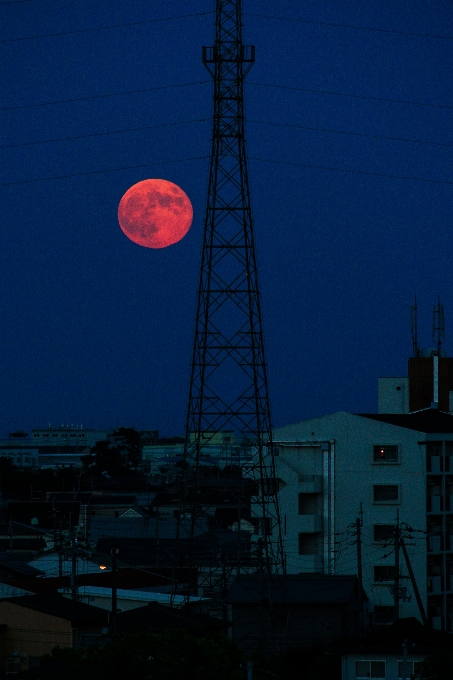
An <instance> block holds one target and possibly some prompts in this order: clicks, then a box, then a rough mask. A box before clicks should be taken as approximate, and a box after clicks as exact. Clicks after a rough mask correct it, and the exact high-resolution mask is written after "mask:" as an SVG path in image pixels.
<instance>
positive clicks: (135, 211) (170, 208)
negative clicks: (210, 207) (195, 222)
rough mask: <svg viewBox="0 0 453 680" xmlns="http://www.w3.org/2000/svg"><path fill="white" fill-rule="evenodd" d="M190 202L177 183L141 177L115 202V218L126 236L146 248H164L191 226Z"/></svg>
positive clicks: (178, 238)
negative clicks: (116, 213)
mask: <svg viewBox="0 0 453 680" xmlns="http://www.w3.org/2000/svg"><path fill="white" fill-rule="evenodd" d="M192 219H193V209H192V203H191V202H190V199H189V197H188V196H187V194H186V193H185V192H184V191H183V190H182V189H181V188H180V187H178V185H177V184H173V182H169V181H168V180H166V179H144V180H143V181H142V182H137V184H134V185H133V186H131V188H130V189H128V190H127V191H126V193H125V194H124V196H123V198H122V199H121V201H120V204H119V206H118V222H119V223H120V227H121V229H122V230H123V232H124V233H125V234H126V236H127V237H128V238H129V239H130V240H131V241H134V243H138V245H139V246H144V247H145V248H167V246H171V245H173V243H177V242H178V241H180V240H181V239H182V238H184V236H185V235H186V234H187V232H188V231H189V229H190V225H191V224H192Z"/></svg>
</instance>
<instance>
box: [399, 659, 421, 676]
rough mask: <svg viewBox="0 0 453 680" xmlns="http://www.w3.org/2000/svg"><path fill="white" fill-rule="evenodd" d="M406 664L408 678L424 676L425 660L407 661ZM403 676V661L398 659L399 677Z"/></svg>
mask: <svg viewBox="0 0 453 680" xmlns="http://www.w3.org/2000/svg"><path fill="white" fill-rule="evenodd" d="M406 663H407V666H406V678H422V677H423V667H424V666H425V664H424V663H423V661H407V662H406ZM402 677H403V662H402V661H398V678H402Z"/></svg>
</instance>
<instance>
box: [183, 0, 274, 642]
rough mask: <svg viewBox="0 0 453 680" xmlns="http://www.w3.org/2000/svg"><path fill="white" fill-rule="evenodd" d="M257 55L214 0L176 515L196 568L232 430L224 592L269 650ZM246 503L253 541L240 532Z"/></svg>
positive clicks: (269, 519) (225, 1) (232, 9)
mask: <svg viewBox="0 0 453 680" xmlns="http://www.w3.org/2000/svg"><path fill="white" fill-rule="evenodd" d="M254 59H255V48H254V47H253V46H250V45H244V44H243V42H242V2H241V0H216V18H215V44H214V46H213V47H203V63H204V65H205V66H206V68H207V69H208V71H209V73H210V74H211V76H212V78H213V85H214V102H213V105H214V112H213V131H212V151H211V162H210V171H209V184H208V196H207V207H206V214H205V222H204V235H203V246H202V258H201V268H200V278H199V286H198V304H197V312H196V325H195V337H194V344H193V354H192V364H191V379H190V390H189V400H188V409H187V420H186V443H185V451H184V465H183V480H182V491H181V504H180V510H179V516H180V517H181V518H186V521H188V520H189V518H191V525H192V527H191V530H190V535H189V547H188V548H187V551H186V552H185V555H186V557H185V560H186V562H185V563H186V564H187V563H188V562H189V563H190V562H191V561H192V563H193V565H194V566H195V564H196V560H195V558H194V557H193V555H194V547H193V546H194V545H195V541H194V539H195V538H196V535H197V534H198V535H199V534H200V533H201V532H202V531H203V530H204V531H205V530H206V529H205V528H203V524H202V521H201V520H204V521H206V505H205V504H203V508H201V502H200V499H201V497H202V495H203V491H202V488H203V484H202V472H203V469H202V458H203V454H204V452H206V451H207V450H208V447H209V446H210V445H214V444H217V443H219V441H221V440H222V438H223V439H225V434H226V432H228V434H229V435H231V438H232V439H233V440H234V442H235V446H236V448H235V451H236V454H235V456H236V457H235V460H234V462H235V464H236V465H237V467H240V478H239V484H238V486H237V496H238V508H239V512H238V531H237V541H238V546H237V551H235V554H236V557H235V560H234V564H233V560H231V561H230V564H229V565H225V562H224V563H223V565H220V562H219V572H221V574H222V581H223V584H224V587H223V590H225V583H226V582H227V583H228V587H229V586H230V585H231V582H232V580H233V577H236V578H237V580H238V582H240V583H241V587H244V588H248V595H247V597H248V598H249V601H253V600H254V599H255V600H256V601H257V602H259V603H261V605H262V606H264V607H265V608H266V610H267V613H266V612H263V611H261V610H260V608H259V607H258V608H257V613H258V617H259V623H258V625H257V627H256V630H261V631H262V633H263V635H260V636H259V637H260V638H261V643H262V645H263V647H262V648H263V649H265V648H266V645H267V646H268V647H267V648H268V649H269V648H270V646H271V644H272V641H273V639H274V637H275V636H274V635H273V631H272V627H273V626H272V623H271V625H270V628H269V627H267V624H266V622H267V621H271V622H272V620H273V619H274V617H273V615H272V598H273V592H274V579H275V578H276V577H277V576H278V575H281V574H283V572H284V560H283V547H282V538H281V531H280V515H279V508H278V499H277V492H278V488H277V480H276V479H275V464H274V450H273V444H272V426H271V416H270V405H269V394H268V382H267V366H266V362H265V356H264V341H263V329H262V320H261V304H260V292H259V287H258V274H257V265H256V255H255V242H254V229H253V219H252V209H251V201H250V188H249V178H248V170H247V156H246V148H245V134H244V80H245V76H246V74H247V73H248V72H249V70H250V69H251V67H252V66H253V63H254ZM247 488H248V489H249V493H248V498H246V499H245V500H244V498H243V496H244V489H247ZM250 489H252V491H250ZM246 496H247V494H246ZM247 504H248V510H249V513H250V515H249V516H250V522H251V523H252V524H253V526H254V533H253V534H252V536H251V540H250V534H248V537H247V540H248V543H247V542H245V541H244V534H245V533H246V532H244V531H241V508H243V506H245V505H247ZM204 526H205V525H204ZM241 541H242V543H241ZM247 545H248V546H249V547H248V548H247V547H246V546H247ZM191 556H192V557H191ZM219 559H220V558H219ZM247 584H249V585H247ZM198 586H199V587H200V580H199V582H198ZM250 598H252V599H251V600H250ZM264 627H266V631H264ZM255 636H256V634H255ZM252 644H253V643H252ZM255 644H256V641H255ZM243 646H244V645H243ZM269 651H270V650H269Z"/></svg>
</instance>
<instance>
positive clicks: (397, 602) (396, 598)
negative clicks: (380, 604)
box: [393, 509, 401, 621]
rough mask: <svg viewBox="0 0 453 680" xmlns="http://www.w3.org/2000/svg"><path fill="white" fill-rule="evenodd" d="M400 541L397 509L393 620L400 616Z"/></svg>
mask: <svg viewBox="0 0 453 680" xmlns="http://www.w3.org/2000/svg"><path fill="white" fill-rule="evenodd" d="M400 542H401V530H400V514H399V510H398V509H397V511H396V526H395V583H394V589H393V607H394V614H393V618H394V620H395V621H398V619H399V618H400Z"/></svg>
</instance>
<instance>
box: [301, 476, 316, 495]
mask: <svg viewBox="0 0 453 680" xmlns="http://www.w3.org/2000/svg"><path fill="white" fill-rule="evenodd" d="M298 481H299V487H298V489H299V493H321V491H322V476H321V475H299V479H298Z"/></svg>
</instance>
